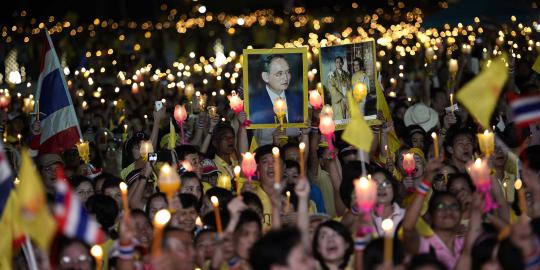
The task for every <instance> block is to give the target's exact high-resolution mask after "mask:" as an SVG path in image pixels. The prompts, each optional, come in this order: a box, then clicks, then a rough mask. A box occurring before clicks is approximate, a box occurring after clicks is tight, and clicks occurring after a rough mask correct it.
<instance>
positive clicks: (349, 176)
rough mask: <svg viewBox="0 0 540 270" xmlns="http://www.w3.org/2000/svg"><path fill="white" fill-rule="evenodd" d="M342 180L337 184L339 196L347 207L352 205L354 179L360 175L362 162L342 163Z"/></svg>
mask: <svg viewBox="0 0 540 270" xmlns="http://www.w3.org/2000/svg"><path fill="white" fill-rule="evenodd" d="M342 172H343V181H341V185H340V186H339V197H340V198H341V201H342V202H343V203H344V204H345V206H347V207H352V205H353V202H354V200H352V196H353V194H354V184H353V183H354V182H353V181H354V180H355V179H357V178H359V177H360V176H362V162H360V161H351V162H349V163H348V164H344V165H343V169H342Z"/></svg>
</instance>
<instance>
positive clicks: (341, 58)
mask: <svg viewBox="0 0 540 270" xmlns="http://www.w3.org/2000/svg"><path fill="white" fill-rule="evenodd" d="M338 59H339V60H341V62H343V57H341V56H336V58H334V61H336V60H338Z"/></svg>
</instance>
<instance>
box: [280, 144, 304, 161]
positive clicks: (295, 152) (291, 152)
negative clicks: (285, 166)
mask: <svg viewBox="0 0 540 270" xmlns="http://www.w3.org/2000/svg"><path fill="white" fill-rule="evenodd" d="M281 151H283V158H284V159H285V160H292V161H296V162H298V159H299V157H300V148H299V147H298V144H297V143H293V142H288V143H286V144H285V145H283V146H282V147H281Z"/></svg>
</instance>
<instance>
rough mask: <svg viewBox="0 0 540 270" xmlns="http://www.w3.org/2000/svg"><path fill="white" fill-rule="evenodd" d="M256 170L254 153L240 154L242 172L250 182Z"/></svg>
mask: <svg viewBox="0 0 540 270" xmlns="http://www.w3.org/2000/svg"><path fill="white" fill-rule="evenodd" d="M256 171H257V162H256V161H255V153H251V152H246V153H243V154H242V172H243V173H244V175H245V176H246V177H247V178H248V182H249V183H251V179H252V177H253V176H254V175H255V172H256Z"/></svg>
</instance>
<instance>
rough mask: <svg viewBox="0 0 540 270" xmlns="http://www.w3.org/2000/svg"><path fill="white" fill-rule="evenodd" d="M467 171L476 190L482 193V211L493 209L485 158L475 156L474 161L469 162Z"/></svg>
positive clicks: (493, 204) (488, 172)
mask: <svg viewBox="0 0 540 270" xmlns="http://www.w3.org/2000/svg"><path fill="white" fill-rule="evenodd" d="M468 171H469V175H470V176H471V179H472V180H473V183H474V185H475V186H476V190H477V191H478V192H480V193H482V194H483V195H484V198H485V200H484V209H483V210H484V212H487V211H489V210H491V209H495V208H496V204H495V203H494V202H493V199H492V198H491V190H490V189H491V175H490V170H489V166H488V164H487V159H480V158H477V159H476V160H475V161H474V163H472V164H469V167H468Z"/></svg>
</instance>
